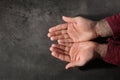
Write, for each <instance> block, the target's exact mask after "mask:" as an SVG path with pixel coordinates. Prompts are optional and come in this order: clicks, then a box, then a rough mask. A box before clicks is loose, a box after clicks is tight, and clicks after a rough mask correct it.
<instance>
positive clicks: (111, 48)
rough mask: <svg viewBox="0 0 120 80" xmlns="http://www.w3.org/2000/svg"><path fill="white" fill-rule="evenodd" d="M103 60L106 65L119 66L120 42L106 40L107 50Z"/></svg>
mask: <svg viewBox="0 0 120 80" xmlns="http://www.w3.org/2000/svg"><path fill="white" fill-rule="evenodd" d="M104 60H105V61H106V62H108V63H111V64H114V65H117V66H120V41H116V40H113V39H112V38H110V39H108V49H107V54H106V56H105V57H104Z"/></svg>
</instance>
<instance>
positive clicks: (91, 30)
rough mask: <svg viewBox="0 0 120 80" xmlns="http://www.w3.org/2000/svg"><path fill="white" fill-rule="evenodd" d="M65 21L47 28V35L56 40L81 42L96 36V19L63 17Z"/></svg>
mask: <svg viewBox="0 0 120 80" xmlns="http://www.w3.org/2000/svg"><path fill="white" fill-rule="evenodd" d="M63 20H64V21H65V22H66V23H64V24H59V25H57V26H54V27H52V28H50V29H49V33H48V37H50V38H51V40H58V42H82V41H88V40H92V39H95V38H97V37H98V35H97V32H96V24H97V22H96V21H92V20H89V19H86V18H83V17H80V16H79V17H74V18H70V17H63Z"/></svg>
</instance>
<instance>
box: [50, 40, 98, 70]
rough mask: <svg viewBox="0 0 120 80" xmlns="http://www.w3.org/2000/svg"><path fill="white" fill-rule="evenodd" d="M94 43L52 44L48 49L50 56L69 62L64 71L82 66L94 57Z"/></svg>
mask: <svg viewBox="0 0 120 80" xmlns="http://www.w3.org/2000/svg"><path fill="white" fill-rule="evenodd" d="M96 45H97V44H96V43H94V42H91V41H88V42H81V43H68V44H67V43H65V44H53V45H52V46H51V48H50V50H51V51H52V55H53V56H54V57H56V58H58V59H60V60H63V61H67V62H69V63H68V64H67V65H66V69H68V68H70V67H75V66H84V65H85V64H86V63H87V62H88V61H90V60H91V59H93V58H94V57H95V48H96Z"/></svg>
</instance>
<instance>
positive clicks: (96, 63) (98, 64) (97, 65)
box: [79, 59, 117, 70]
mask: <svg viewBox="0 0 120 80" xmlns="http://www.w3.org/2000/svg"><path fill="white" fill-rule="evenodd" d="M105 68H106V69H108V68H117V66H115V65H112V64H109V63H107V62H105V61H103V60H101V59H95V60H91V61H90V62H88V63H87V64H86V65H85V66H83V67H79V69H80V70H90V69H105Z"/></svg>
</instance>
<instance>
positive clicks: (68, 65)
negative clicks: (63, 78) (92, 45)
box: [65, 62, 77, 69]
mask: <svg viewBox="0 0 120 80" xmlns="http://www.w3.org/2000/svg"><path fill="white" fill-rule="evenodd" d="M75 66H77V62H70V63H68V64H67V65H66V67H65V68H66V69H69V68H72V67H75Z"/></svg>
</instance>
